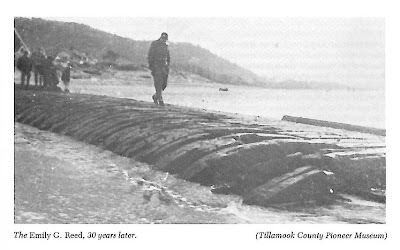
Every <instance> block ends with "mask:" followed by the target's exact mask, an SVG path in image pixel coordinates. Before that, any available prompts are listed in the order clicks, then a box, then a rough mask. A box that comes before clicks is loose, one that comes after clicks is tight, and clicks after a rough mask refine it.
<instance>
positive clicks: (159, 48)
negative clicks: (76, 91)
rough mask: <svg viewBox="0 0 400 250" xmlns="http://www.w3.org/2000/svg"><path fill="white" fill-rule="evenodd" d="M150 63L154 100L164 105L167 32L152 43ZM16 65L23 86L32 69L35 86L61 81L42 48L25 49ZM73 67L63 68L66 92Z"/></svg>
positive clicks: (167, 63) (166, 74) (25, 86)
mask: <svg viewBox="0 0 400 250" xmlns="http://www.w3.org/2000/svg"><path fill="white" fill-rule="evenodd" d="M148 63H149V69H150V71H151V75H152V76H153V80H154V88H155V90H156V93H155V94H154V95H153V96H152V99H153V102H154V103H155V104H156V105H160V106H164V105H165V104H164V100H163V98H162V92H163V91H164V90H165V88H166V87H167V82H168V75H169V65H170V54H169V49H168V34H167V33H165V32H163V33H162V34H161V37H160V38H159V39H157V40H155V41H153V42H152V43H151V45H150V50H149V53H148ZM16 66H17V69H18V70H20V71H21V86H22V88H25V89H27V88H28V86H29V82H30V78H31V72H32V71H33V73H34V77H35V86H43V87H44V88H45V89H51V88H56V86H57V85H58V84H59V82H60V80H59V77H58V73H57V67H56V65H55V64H54V58H53V57H51V56H46V54H45V53H44V51H43V50H42V49H40V48H39V49H38V50H37V51H35V52H33V53H32V54H31V55H29V52H28V51H27V50H24V51H23V56H21V57H20V58H19V59H18V61H17V65H16ZM71 68H72V67H71V64H70V63H69V62H68V63H67V65H66V66H65V67H63V69H62V74H61V81H62V82H63V84H64V89H65V90H64V91H65V92H69V82H70V79H71Z"/></svg>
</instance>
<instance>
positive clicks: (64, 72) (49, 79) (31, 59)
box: [16, 48, 72, 92]
mask: <svg viewBox="0 0 400 250" xmlns="http://www.w3.org/2000/svg"><path fill="white" fill-rule="evenodd" d="M22 53H23V55H22V56H21V57H19V58H18V59H17V62H16V67H17V69H18V70H19V71H21V87H22V88H24V89H28V87H29V85H30V79H31V72H33V74H34V79H35V86H42V87H44V88H45V89H54V88H57V85H58V84H59V83H60V79H59V76H58V72H57V69H58V67H57V66H56V65H55V64H54V58H53V57H52V56H46V54H45V53H44V51H43V50H42V49H40V48H38V49H37V50H36V51H34V52H33V53H31V54H30V53H29V52H28V51H27V50H25V49H24V50H22ZM60 68H61V81H62V82H63V84H64V92H69V82H70V80H71V68H72V67H71V64H70V63H69V62H67V63H66V64H65V66H63V67H60Z"/></svg>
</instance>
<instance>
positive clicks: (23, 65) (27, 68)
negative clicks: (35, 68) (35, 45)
mask: <svg viewBox="0 0 400 250" xmlns="http://www.w3.org/2000/svg"><path fill="white" fill-rule="evenodd" d="M17 69H18V70H20V71H21V87H23V86H24V85H25V79H26V87H25V88H28V86H29V81H30V79H31V71H32V60H31V59H30V58H29V57H28V51H24V55H23V56H21V57H20V58H19V59H18V62H17Z"/></svg>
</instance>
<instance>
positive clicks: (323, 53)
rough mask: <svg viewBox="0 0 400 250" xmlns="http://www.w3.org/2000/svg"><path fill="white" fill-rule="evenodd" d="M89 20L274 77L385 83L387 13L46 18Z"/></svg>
mask: <svg viewBox="0 0 400 250" xmlns="http://www.w3.org/2000/svg"><path fill="white" fill-rule="evenodd" d="M45 19H51V20H58V21H69V22H77V23H83V24H87V25H89V26H91V27H93V28H96V29H100V30H103V31H107V32H110V33H114V34H117V35H119V36H123V37H127V38H132V39H135V40H155V39H157V38H158V37H159V36H160V34H161V32H163V31H166V32H168V34H169V40H170V42H189V43H192V44H195V45H200V46H201V47H203V48H206V49H208V50H210V51H211V52H213V53H215V54H217V55H219V56H222V57H224V58H226V59H228V60H230V61H231V62H234V63H237V64H239V65H240V66H243V67H245V68H247V69H250V70H252V71H253V72H255V73H256V74H258V75H261V76H266V77H269V78H273V79H276V80H287V79H294V80H306V81H323V82H337V83H341V84H346V85H349V86H354V87H368V88H370V87H372V88H381V87H383V86H384V82H385V20H384V19H383V18H360V17H359V18H268V17H266V18H256V17H242V18H240V17H218V18H216V17H214V18H212V17H198V18H194V17H154V18H147V17H146V18H145V17H138V18H131V17H121V18H114V17H45ZM172 60H173V58H172Z"/></svg>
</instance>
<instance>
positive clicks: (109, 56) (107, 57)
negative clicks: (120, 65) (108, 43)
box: [103, 50, 119, 62]
mask: <svg viewBox="0 0 400 250" xmlns="http://www.w3.org/2000/svg"><path fill="white" fill-rule="evenodd" d="M118 57H119V54H118V53H116V52H114V51H112V50H108V51H107V52H106V54H105V55H103V59H104V60H107V61H112V62H114V61H115V60H117V59H118Z"/></svg>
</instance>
